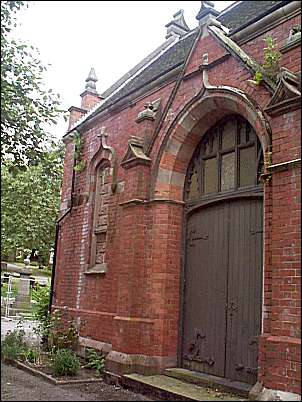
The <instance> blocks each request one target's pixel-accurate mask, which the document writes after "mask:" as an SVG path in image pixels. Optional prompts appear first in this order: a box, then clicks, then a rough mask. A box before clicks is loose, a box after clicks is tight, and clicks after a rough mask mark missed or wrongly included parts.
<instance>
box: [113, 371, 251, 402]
mask: <svg viewBox="0 0 302 402" xmlns="http://www.w3.org/2000/svg"><path fill="white" fill-rule="evenodd" d="M121 383H122V384H121V385H123V386H125V387H127V388H131V389H132V390H134V391H135V392H139V393H142V394H149V395H153V396H155V397H156V398H158V399H164V400H169V401H245V400H246V399H245V398H243V397H240V396H237V395H234V394H231V393H226V392H221V391H215V390H213V389H210V388H207V387H201V386H198V385H196V384H191V383H188V382H186V381H181V380H179V379H176V378H172V377H170V376H167V375H150V376H145V375H141V374H125V375H123V377H122V381H121Z"/></svg>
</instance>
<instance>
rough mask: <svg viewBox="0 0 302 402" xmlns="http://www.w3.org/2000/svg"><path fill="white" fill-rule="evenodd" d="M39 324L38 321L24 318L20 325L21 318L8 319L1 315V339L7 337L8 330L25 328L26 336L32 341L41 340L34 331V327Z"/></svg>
mask: <svg viewBox="0 0 302 402" xmlns="http://www.w3.org/2000/svg"><path fill="white" fill-rule="evenodd" d="M36 326H37V321H29V320H23V321H22V324H21V325H20V321H19V320H15V319H7V318H4V317H1V339H3V338H4V337H5V335H6V334H7V332H8V331H13V330H14V329H17V328H19V329H24V331H25V334H26V336H27V337H28V338H29V339H30V340H31V342H32V343H36V342H39V338H38V336H37V334H35V332H34V328H35V327H36Z"/></svg>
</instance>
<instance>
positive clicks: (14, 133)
mask: <svg viewBox="0 0 302 402" xmlns="http://www.w3.org/2000/svg"><path fill="white" fill-rule="evenodd" d="M26 5H27V6H28V4H27V3H25V2H23V1H1V162H2V163H7V161H8V160H9V161H13V162H14V165H13V166H14V167H20V166H22V167H24V166H26V165H28V164H29V163H31V162H32V161H37V160H39V159H40V158H41V157H42V156H43V152H44V150H45V144H46V143H47V140H48V139H49V138H50V134H47V133H46V131H45V130H46V126H47V125H48V124H56V119H57V117H58V116H59V114H60V113H61V112H62V110H60V109H59V95H55V94H53V92H52V90H51V89H49V90H46V89H44V85H43V73H44V72H45V71H46V67H44V66H43V65H42V64H41V61H40V60H39V52H38V50H37V49H35V48H34V47H33V46H28V45H26V44H24V43H22V42H19V41H17V40H15V39H14V38H13V37H12V32H11V31H12V30H13V28H14V27H16V13H17V12H18V11H19V10H20V9H21V8H23V7H25V6H26Z"/></svg>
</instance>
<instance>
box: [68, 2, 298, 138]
mask: <svg viewBox="0 0 302 402" xmlns="http://www.w3.org/2000/svg"><path fill="white" fill-rule="evenodd" d="M290 2H291V1H247V0H244V1H238V2H236V3H234V4H232V5H231V6H230V7H228V8H227V9H226V10H224V11H222V12H221V13H220V15H219V16H218V17H217V19H218V20H219V21H220V22H221V23H222V24H223V25H224V26H226V27H227V28H229V29H230V31H231V33H232V32H234V31H237V30H239V28H241V27H243V26H245V25H246V24H250V23H252V22H253V21H255V20H257V19H260V18H262V17H264V16H265V15H266V14H269V13H270V12H272V11H274V10H275V9H277V8H279V7H281V6H283V5H284V4H287V3H290ZM197 33H198V31H197V29H194V30H192V31H191V32H189V33H188V34H186V35H184V36H182V37H180V38H179V40H174V41H173V42H171V45H169V46H166V47H165V48H164V50H163V52H162V54H161V55H160V56H159V57H158V53H157V54H156V55H155V57H153V58H152V57H150V56H151V55H150V56H148V57H147V58H146V59H145V60H148V63H145V67H144V65H143V64H144V63H142V62H141V63H139V65H138V66H142V68H141V69H139V68H137V67H138V66H136V67H134V68H133V69H132V70H130V71H129V73H127V74H125V76H124V77H126V78H128V79H127V80H125V79H123V78H124V77H122V79H120V80H119V81H117V82H116V83H115V84H113V85H112V86H111V87H110V88H109V89H107V90H106V91H105V92H104V93H103V94H102V96H104V95H105V96H106V99H105V100H104V101H103V102H102V103H101V104H98V105H96V107H95V108H94V109H93V110H91V111H90V112H88V113H87V114H86V115H85V116H83V118H82V119H80V120H79V121H78V122H77V123H76V125H75V126H74V127H71V129H70V131H71V130H72V129H74V128H75V127H76V126H78V125H79V124H81V123H83V122H84V121H86V120H89V119H90V118H91V117H93V116H95V115H96V114H98V113H100V112H101V111H103V110H105V109H107V108H109V107H110V106H112V105H113V104H114V103H116V102H118V101H119V100H122V99H123V98H124V97H126V96H129V95H131V94H132V93H134V92H136V91H138V90H139V89H141V88H142V87H144V86H147V85H148V84H149V83H151V82H153V81H155V80H156V79H157V78H159V77H161V76H164V75H165V74H167V73H168V72H169V71H171V70H173V69H175V68H176V67H178V66H181V65H182V64H183V63H184V62H185V59H186V56H187V55H188V53H189V51H190V48H191V45H192V44H193V41H194V39H195V37H196V35H197ZM158 49H160V48H158ZM152 60H153V61H152ZM132 71H133V72H134V74H131V72H132ZM131 77H133V78H131ZM120 83H121V84H120Z"/></svg>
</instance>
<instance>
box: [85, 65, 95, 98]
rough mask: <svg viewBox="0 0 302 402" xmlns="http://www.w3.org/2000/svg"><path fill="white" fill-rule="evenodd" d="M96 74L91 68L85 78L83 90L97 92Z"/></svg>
mask: <svg viewBox="0 0 302 402" xmlns="http://www.w3.org/2000/svg"><path fill="white" fill-rule="evenodd" d="M97 80H98V79H97V78H96V74H95V71H94V68H91V70H90V72H89V75H88V77H87V78H86V85H85V90H88V91H90V92H93V93H95V94H97V90H96V85H95V83H96V82H97Z"/></svg>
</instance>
